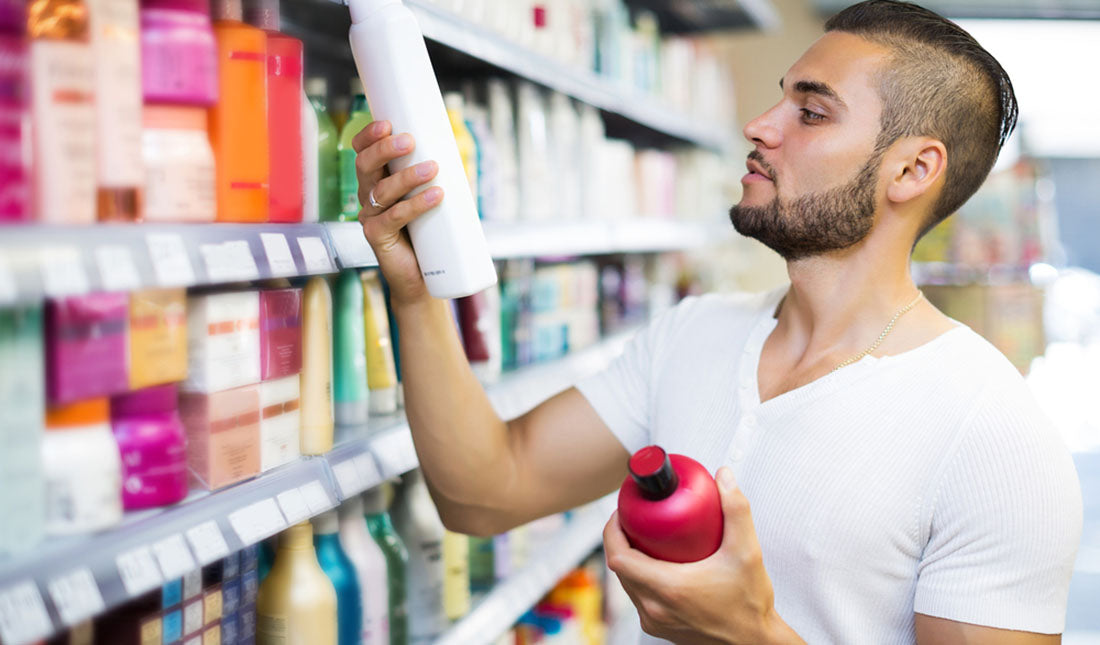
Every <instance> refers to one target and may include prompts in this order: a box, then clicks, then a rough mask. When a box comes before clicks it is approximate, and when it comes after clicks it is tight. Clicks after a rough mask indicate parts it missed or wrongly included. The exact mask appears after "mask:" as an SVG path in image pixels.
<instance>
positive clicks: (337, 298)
mask: <svg viewBox="0 0 1100 645" xmlns="http://www.w3.org/2000/svg"><path fill="white" fill-rule="evenodd" d="M332 293H333V334H332V359H333V371H334V372H335V379H334V380H335V384H334V388H333V394H334V400H335V411H336V427H337V428H340V429H342V430H344V431H347V430H355V429H362V428H364V427H365V426H366V425H367V415H368V411H369V399H368V396H369V390H368V389H367V347H366V342H367V341H366V332H365V330H364V329H363V283H361V282H360V281H359V273H358V272H357V271H355V270H354V269H348V270H345V271H342V272H341V273H340V274H339V275H338V276H336V284H335V286H334V288H333V290H332Z"/></svg>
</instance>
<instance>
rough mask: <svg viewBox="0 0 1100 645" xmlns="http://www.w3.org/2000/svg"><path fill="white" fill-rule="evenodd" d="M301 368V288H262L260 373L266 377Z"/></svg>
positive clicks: (282, 376)
mask: <svg viewBox="0 0 1100 645" xmlns="http://www.w3.org/2000/svg"><path fill="white" fill-rule="evenodd" d="M301 371H302V290H301V289H271V290H266V291H261V292H260V375H261V378H263V380H265V381H269V380H273V379H280V378H284V377H287V376H291V375H294V374H298V373H299V372H301Z"/></svg>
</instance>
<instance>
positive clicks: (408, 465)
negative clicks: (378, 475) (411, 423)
mask: <svg viewBox="0 0 1100 645" xmlns="http://www.w3.org/2000/svg"><path fill="white" fill-rule="evenodd" d="M371 451H372V452H374V456H375V457H377V458H378V465H379V467H380V469H381V470H382V474H383V475H385V476H386V477H396V476H397V475H401V474H404V473H407V472H409V471H410V470H412V469H413V468H416V464H417V460H416V449H415V448H414V447H413V442H412V435H411V434H409V431H408V430H399V431H395V432H389V433H387V434H384V435H382V436H381V437H379V438H378V439H375V440H374V442H373V443H372V444H371Z"/></svg>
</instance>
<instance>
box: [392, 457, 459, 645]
mask: <svg viewBox="0 0 1100 645" xmlns="http://www.w3.org/2000/svg"><path fill="white" fill-rule="evenodd" d="M393 524H394V526H395V527H396V528H397V532H398V533H399V534H400V535H401V540H402V541H403V542H404V543H405V545H406V546H407V547H408V549H409V568H408V571H407V573H406V576H405V581H406V585H407V589H408V610H409V643H410V644H412V645H427V644H428V643H432V642H434V641H435V639H436V638H438V637H439V636H440V634H442V633H443V632H444V631H445V630H446V629H447V624H448V622H447V614H446V612H445V611H444V607H443V571H444V565H443V535H444V533H445V532H446V530H445V529H444V528H443V523H442V522H441V521H440V520H439V514H438V513H437V512H436V510H435V504H433V503H432V498H431V495H430V493H429V492H428V485H427V483H425V481H424V475H423V474H422V473H421V472H420V471H419V470H414V471H412V472H410V473H408V474H407V475H405V477H404V483H403V484H402V486H401V489H400V492H399V493H398V496H397V499H396V500H395V502H394V507H393Z"/></svg>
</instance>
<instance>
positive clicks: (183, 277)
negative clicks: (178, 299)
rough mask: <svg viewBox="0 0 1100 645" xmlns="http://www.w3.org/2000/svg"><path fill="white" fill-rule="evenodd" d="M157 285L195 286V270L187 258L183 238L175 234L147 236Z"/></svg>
mask: <svg viewBox="0 0 1100 645" xmlns="http://www.w3.org/2000/svg"><path fill="white" fill-rule="evenodd" d="M145 243H146V245H148V247H149V257H150V258H151V259H152V261H153V271H154V273H156V274H157V284H159V285H160V286H162V287H189V286H191V285H193V284H195V270H194V269H193V268H192V267H191V260H190V259H189V258H188V257H187V248H186V247H184V245H183V238H182V237H180V236H179V235H176V234H175V233H150V234H149V235H146V236H145Z"/></svg>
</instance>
